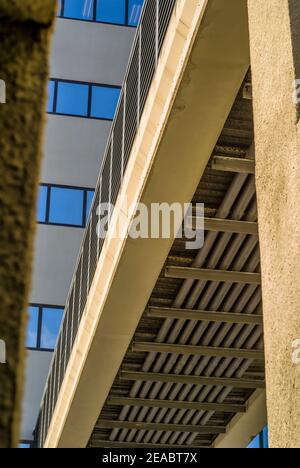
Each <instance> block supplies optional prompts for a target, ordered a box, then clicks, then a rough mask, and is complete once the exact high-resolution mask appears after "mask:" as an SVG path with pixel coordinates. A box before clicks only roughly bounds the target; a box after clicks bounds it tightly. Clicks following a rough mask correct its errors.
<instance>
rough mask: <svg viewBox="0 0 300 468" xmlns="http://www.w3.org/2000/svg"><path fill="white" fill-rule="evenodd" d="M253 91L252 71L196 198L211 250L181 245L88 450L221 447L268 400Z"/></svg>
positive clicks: (160, 280)
mask: <svg viewBox="0 0 300 468" xmlns="http://www.w3.org/2000/svg"><path fill="white" fill-rule="evenodd" d="M250 84H251V74H250V71H249V72H248V73H247V76H246V77H245V80H244V83H243V85H242V87H241V89H240V91H239V93H238V96H237V98H236V100H235V102H234V105H233V107H232V110H231V112H230V115H229V117H228V119H227V121H226V123H225V126H224V128H223V131H222V132H221V134H220V136H219V139H218V142H217V145H216V146H215V148H214V151H213V153H212V155H211V158H210V160H209V163H208V164H207V167H206V170H205V172H204V174H203V176H202V178H201V180H200V182H199V185H198V188H197V190H196V192H195V194H194V198H193V205H194V206H195V205H196V203H204V204H205V221H204V222H205V242H204V246H203V247H202V248H201V249H200V250H187V249H186V244H185V242H186V239H176V240H175V241H174V244H173V246H172V248H171V250H170V252H169V255H168V257H167V260H166V262H165V264H164V267H163V269H162V271H161V273H160V275H159V277H158V278H157V282H156V284H155V287H154V289H153V291H152V294H151V296H150V298H149V301H148V305H147V307H146V309H145V311H144V314H143V316H142V318H141V320H140V322H139V325H138V327H137V329H136V332H135V334H134V336H133V339H132V342H131V344H130V346H129V349H128V351H127V353H126V355H125V356H124V359H123V362H122V365H121V367H120V369H119V372H118V375H117V377H116V379H115V381H114V383H113V385H112V387H111V390H110V392H109V395H108V398H107V400H106V403H105V405H104V407H103V409H102V411H101V413H100V415H99V418H98V420H97V423H96V425H95V427H94V430H93V433H92V435H91V437H90V440H89V443H88V447H90V448H96V447H107V448H109V447H143V448H147V447H149V448H150V447H169V448H172V447H204V448H210V447H213V446H218V441H219V440H221V439H222V438H223V439H224V437H226V433H228V432H229V428H232V426H233V425H234V424H235V421H237V422H236V424H240V423H241V422H242V421H243V418H244V417H245V416H246V415H247V412H249V411H250V410H251V404H250V402H251V401H252V399H253V396H255V395H256V394H263V389H264V387H265V373H264V353H263V347H264V346H263V321H262V298H261V276H260V251H259V238H258V226H257V204H256V191H255V177H254V173H255V155H254V151H253V140H254V136H253V110H252V101H251V99H249V94H245V90H246V89H248V87H249V85H250ZM194 214H195V216H196V212H195V213H194ZM194 221H195V219H194ZM120 313H121V311H120ZM262 413H263V414H259V415H257V418H258V419H259V418H261V421H262V422H261V423H259V422H258V427H257V429H258V430H259V429H261V428H260V427H259V424H264V422H266V421H264V418H265V413H264V409H263V410H262ZM249 430H250V431H251V428H249ZM224 434H225V436H224ZM251 435H252V436H254V435H255V433H253V434H251V432H250V434H249V441H250V438H251ZM246 437H247V436H246ZM245 441H246V439H245ZM225 445H226V444H225Z"/></svg>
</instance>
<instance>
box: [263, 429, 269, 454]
mask: <svg viewBox="0 0 300 468" xmlns="http://www.w3.org/2000/svg"><path fill="white" fill-rule="evenodd" d="M262 438H263V446H264V448H265V449H267V448H269V429H268V427H265V428H264V430H263V437H262Z"/></svg>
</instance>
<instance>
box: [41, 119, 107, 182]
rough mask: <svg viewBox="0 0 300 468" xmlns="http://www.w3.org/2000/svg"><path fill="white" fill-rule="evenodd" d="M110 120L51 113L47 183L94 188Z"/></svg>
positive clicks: (44, 175)
mask: <svg viewBox="0 0 300 468" xmlns="http://www.w3.org/2000/svg"><path fill="white" fill-rule="evenodd" d="M110 128H111V122H106V121H99V120H91V119H81V118H76V117H63V116H57V115H48V123H47V129H46V139H45V152H44V153H45V154H44V162H43V169H42V179H41V181H42V182H44V183H52V184H60V185H73V186H79V187H87V188H94V187H95V185H96V182H97V178H98V173H99V170H100V166H101V162H102V158H103V155H104V150H105V147H106V142H107V138H108V135H109V131H110Z"/></svg>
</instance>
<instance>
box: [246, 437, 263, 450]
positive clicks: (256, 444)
mask: <svg viewBox="0 0 300 468" xmlns="http://www.w3.org/2000/svg"><path fill="white" fill-rule="evenodd" d="M248 449H260V436H259V435H258V436H256V437H255V439H253V440H252V442H251V443H250V444H249V445H248Z"/></svg>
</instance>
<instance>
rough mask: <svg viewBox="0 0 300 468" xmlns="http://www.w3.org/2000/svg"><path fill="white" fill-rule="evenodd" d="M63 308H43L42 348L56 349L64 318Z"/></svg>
mask: <svg viewBox="0 0 300 468" xmlns="http://www.w3.org/2000/svg"><path fill="white" fill-rule="evenodd" d="M62 315H63V309H54V308H49V309H48V308H46V307H44V308H43V318H42V330H41V348H42V349H54V348H55V345H56V340H57V336H58V332H59V329H60V324H61V320H62Z"/></svg>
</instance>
